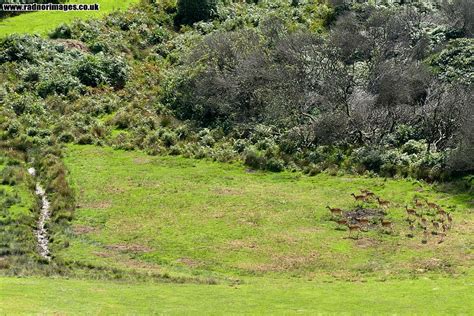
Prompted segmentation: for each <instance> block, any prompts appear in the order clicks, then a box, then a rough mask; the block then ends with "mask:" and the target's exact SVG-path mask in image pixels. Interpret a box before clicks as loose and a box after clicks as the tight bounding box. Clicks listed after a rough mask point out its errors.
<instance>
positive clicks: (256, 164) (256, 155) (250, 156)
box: [244, 147, 264, 169]
mask: <svg viewBox="0 0 474 316" xmlns="http://www.w3.org/2000/svg"><path fill="white" fill-rule="evenodd" d="M244 163H245V164H246V165H247V166H249V167H252V168H254V169H261V168H262V166H263V165H264V164H263V157H262V154H261V153H260V152H259V151H258V150H257V149H255V148H254V147H251V148H248V149H247V150H245V153H244Z"/></svg>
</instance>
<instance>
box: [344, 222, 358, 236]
mask: <svg viewBox="0 0 474 316" xmlns="http://www.w3.org/2000/svg"><path fill="white" fill-rule="evenodd" d="M347 227H348V228H349V238H353V236H352V233H353V232H357V238H359V231H360V225H359V224H347Z"/></svg>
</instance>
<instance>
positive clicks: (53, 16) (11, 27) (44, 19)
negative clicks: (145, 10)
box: [0, 0, 139, 37]
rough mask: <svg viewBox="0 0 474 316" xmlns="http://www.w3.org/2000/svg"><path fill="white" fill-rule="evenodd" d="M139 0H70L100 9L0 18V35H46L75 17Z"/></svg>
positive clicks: (84, 16) (91, 14) (119, 8)
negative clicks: (91, 4) (90, 4)
mask: <svg viewBox="0 0 474 316" xmlns="http://www.w3.org/2000/svg"><path fill="white" fill-rule="evenodd" d="M138 2H139V0H72V1H69V3H98V4H99V5H100V11H71V12H60V11H56V12H47V11H43V12H32V13H25V14H21V15H18V16H15V17H10V18H6V19H4V20H0V37H5V36H7V35H9V34H12V33H30V34H33V33H35V34H40V35H46V34H47V33H48V32H50V31H51V30H53V29H54V28H55V27H57V26H58V25H60V24H62V23H69V22H71V21H73V20H75V19H88V18H97V17H100V16H102V15H104V14H107V13H110V12H112V11H114V10H122V9H125V8H127V7H128V6H130V5H131V4H134V3H138Z"/></svg>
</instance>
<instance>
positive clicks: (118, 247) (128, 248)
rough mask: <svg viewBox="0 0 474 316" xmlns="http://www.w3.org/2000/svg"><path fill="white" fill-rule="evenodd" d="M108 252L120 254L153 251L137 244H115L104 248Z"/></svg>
mask: <svg viewBox="0 0 474 316" xmlns="http://www.w3.org/2000/svg"><path fill="white" fill-rule="evenodd" d="M105 248H106V249H109V250H114V251H120V252H151V251H152V250H153V249H152V248H150V247H147V246H143V245H137V244H129V245H127V244H115V245H108V246H106V247H105Z"/></svg>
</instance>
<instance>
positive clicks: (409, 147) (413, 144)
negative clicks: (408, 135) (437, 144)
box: [401, 139, 428, 155]
mask: <svg viewBox="0 0 474 316" xmlns="http://www.w3.org/2000/svg"><path fill="white" fill-rule="evenodd" d="M427 148H428V146H427V145H426V143H425V142H423V141H416V140H413V139H411V140H409V141H408V142H406V143H405V144H403V146H402V148H401V151H402V152H403V153H406V154H409V155H417V154H422V153H424V152H426V150H427Z"/></svg>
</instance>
